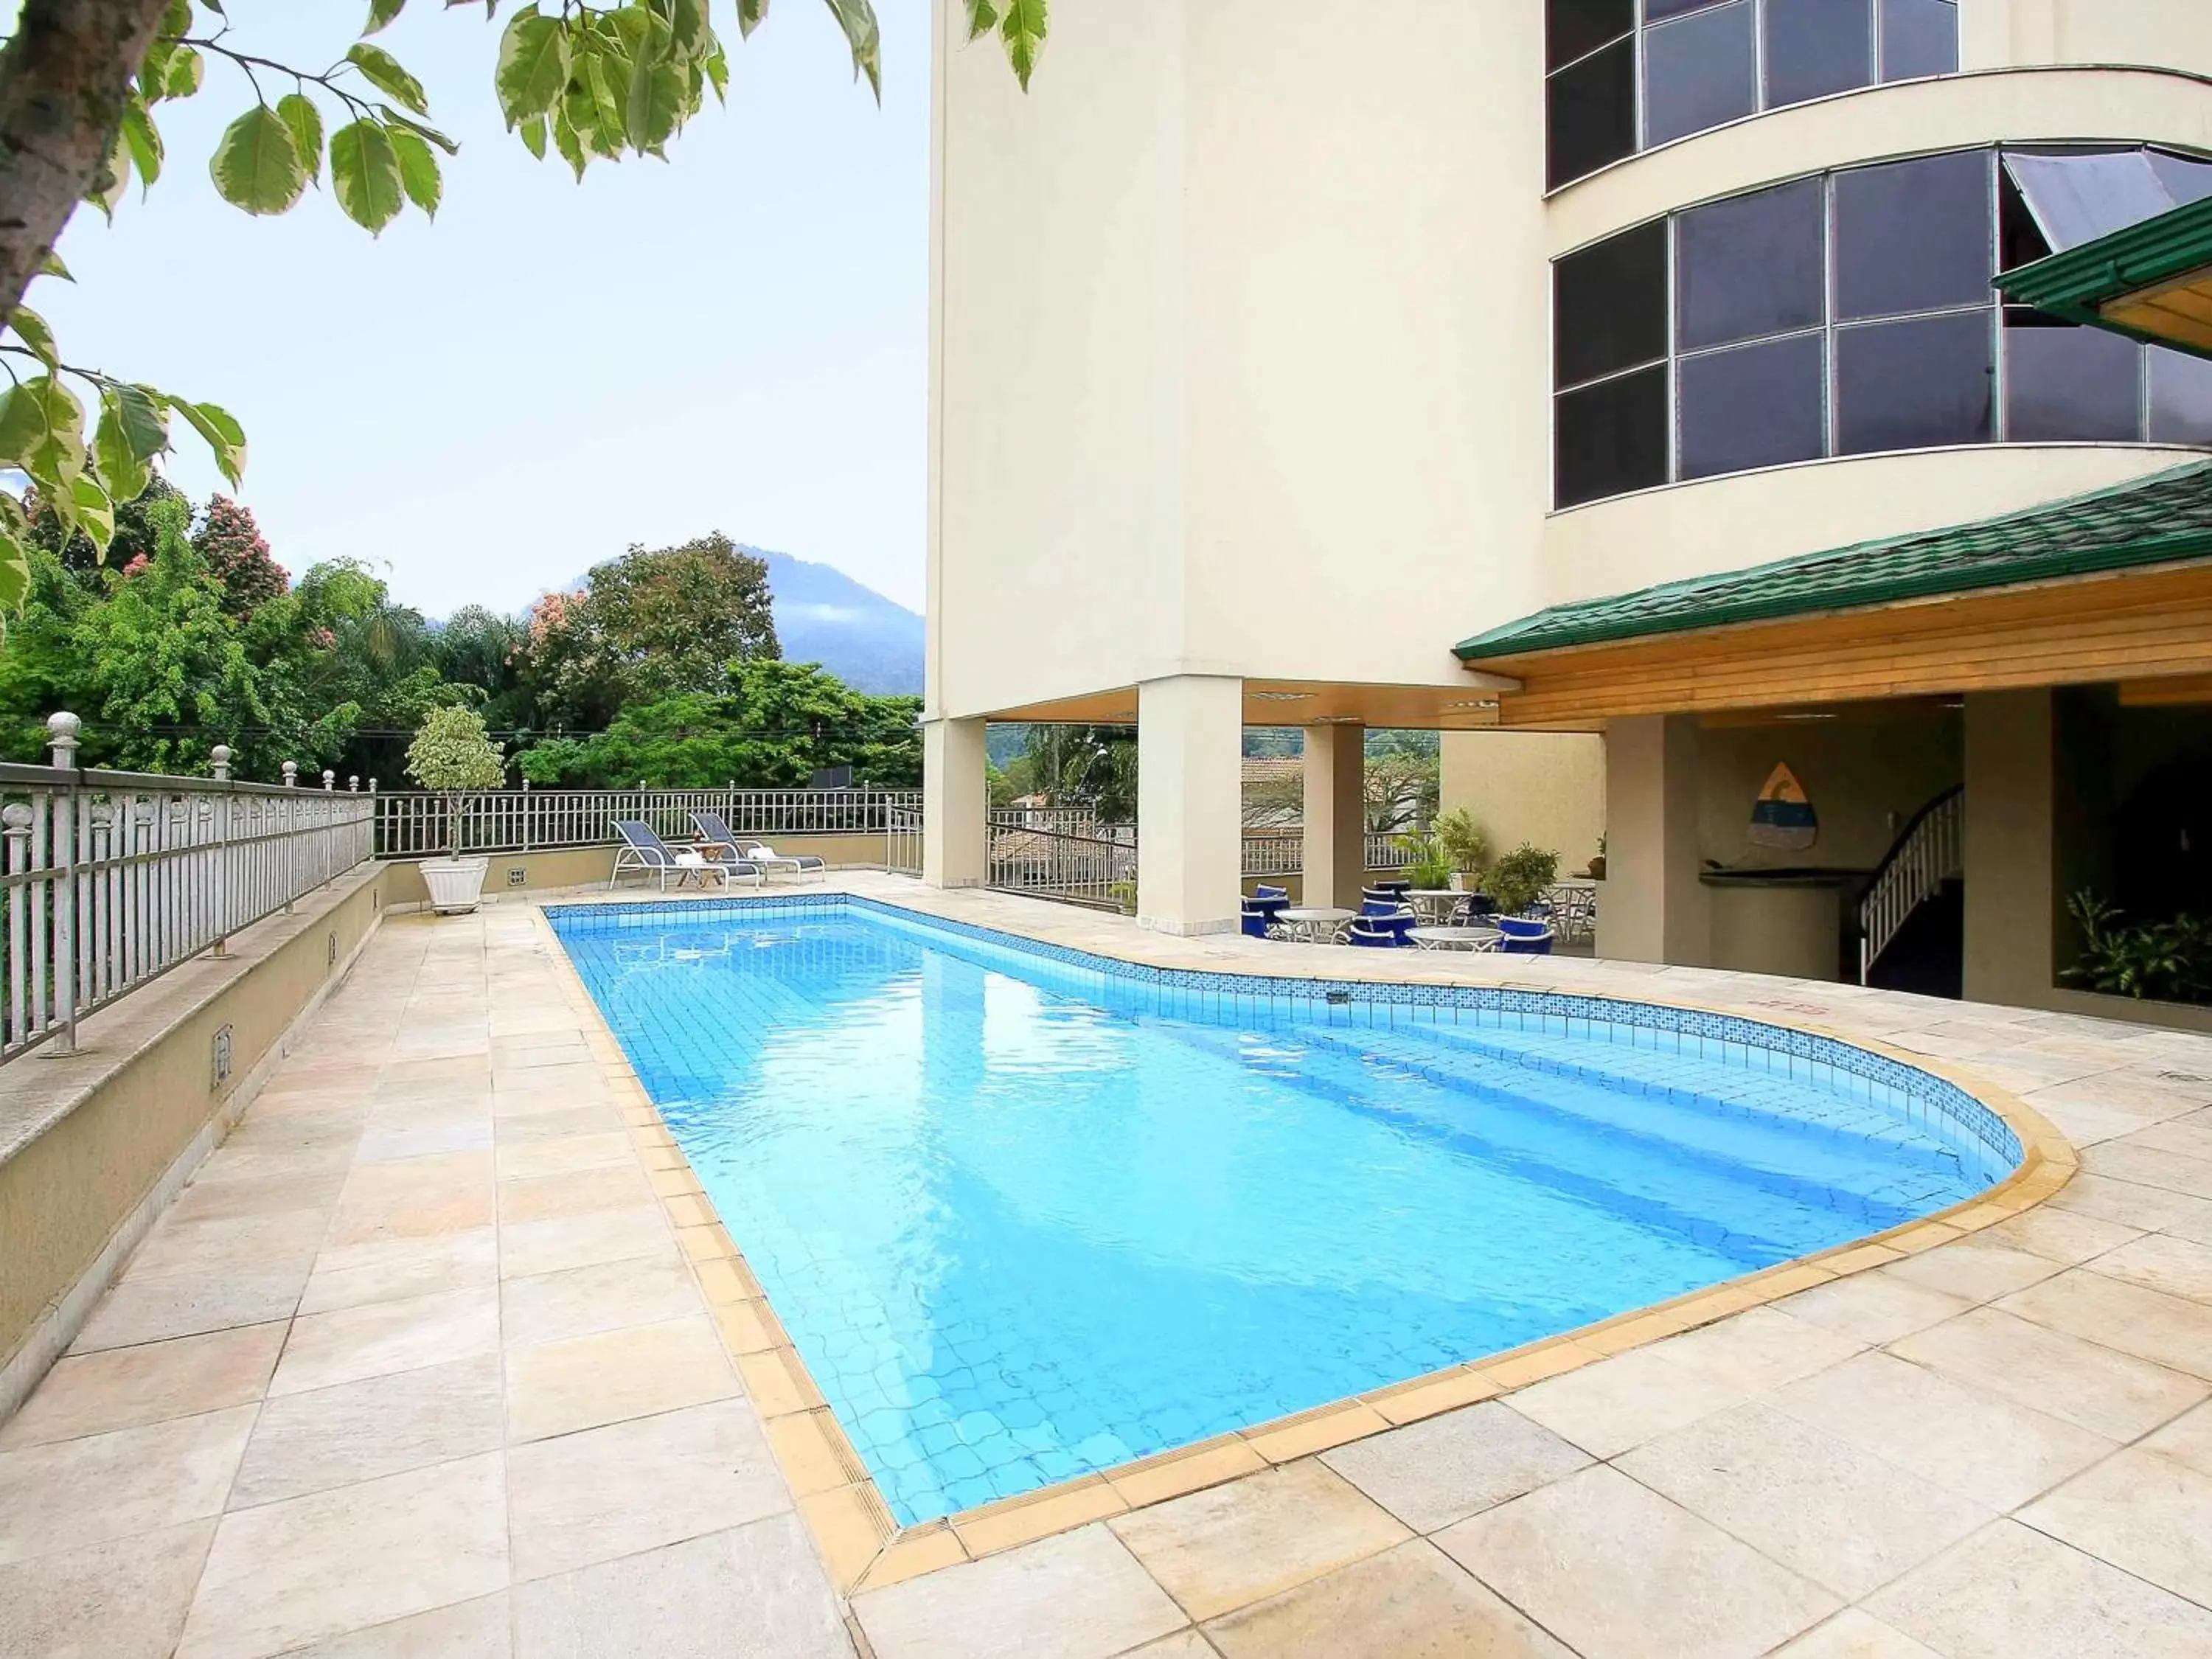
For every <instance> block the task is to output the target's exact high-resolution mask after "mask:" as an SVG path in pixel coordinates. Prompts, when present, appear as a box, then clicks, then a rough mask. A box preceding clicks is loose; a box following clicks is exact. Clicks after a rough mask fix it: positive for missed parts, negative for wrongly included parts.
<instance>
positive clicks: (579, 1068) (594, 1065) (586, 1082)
mask: <svg viewBox="0 0 2212 1659" xmlns="http://www.w3.org/2000/svg"><path fill="white" fill-rule="evenodd" d="M491 1083H492V1092H493V1093H494V1094H504V1095H513V1096H523V1095H530V1094H536V1095H538V1096H541V1097H543V1096H546V1095H555V1094H566V1095H568V1097H569V1101H570V1103H571V1104H574V1102H575V1101H576V1100H577V1099H579V1098H586V1097H585V1096H583V1095H582V1094H581V1091H585V1090H590V1091H592V1094H591V1095H590V1096H588V1097H587V1098H592V1099H596V1098H598V1097H599V1094H600V1093H601V1092H602V1091H604V1090H605V1086H606V1085H605V1079H603V1078H602V1077H601V1076H600V1074H599V1062H598V1061H597V1060H568V1061H565V1062H563V1063H562V1064H558V1065H551V1066H514V1065H508V1066H494V1067H493V1068H492V1074H491Z"/></svg>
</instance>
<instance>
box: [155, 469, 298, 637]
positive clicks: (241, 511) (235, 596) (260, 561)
mask: <svg viewBox="0 0 2212 1659" xmlns="http://www.w3.org/2000/svg"><path fill="white" fill-rule="evenodd" d="M164 487H165V488H166V487H167V486H166V485H165V486H164ZM192 546H193V547H194V549H196V550H197V551H198V553H199V556H200V557H201V558H203V559H204V560H205V561H206V562H207V568H208V569H209V570H210V572H211V573H212V574H214V576H215V579H216V580H217V581H219V582H221V583H222V591H223V593H224V596H225V598H226V599H228V601H229V611H230V614H231V615H232V616H234V617H245V616H250V615H252V612H253V611H254V610H255V608H256V607H258V606H259V605H264V604H266V603H267V602H268V601H269V600H270V599H275V598H276V596H277V595H278V594H280V593H282V592H284V590H285V589H286V588H287V587H289V586H291V578H290V577H289V576H288V575H286V574H285V572H284V567H283V565H281V564H278V563H277V562H276V560H274V559H272V558H271V557H270V556H269V544H268V542H267V541H266V540H264V538H263V537H262V534H261V526H258V525H257V524H255V523H254V522H253V514H252V513H251V512H250V511H248V510H247V509H246V508H245V507H240V505H239V504H238V503H237V502H236V501H233V500H231V499H230V497H229V496H228V495H217V496H216V497H215V498H214V499H213V500H211V501H209V502H208V508H207V515H206V516H205V517H204V519H202V520H200V526H199V528H198V530H197V531H196V532H193V535H192Z"/></svg>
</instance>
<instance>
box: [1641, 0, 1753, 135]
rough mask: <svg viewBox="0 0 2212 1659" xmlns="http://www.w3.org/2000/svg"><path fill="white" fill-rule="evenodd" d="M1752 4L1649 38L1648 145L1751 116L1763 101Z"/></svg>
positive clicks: (1703, 15)
mask: <svg viewBox="0 0 2212 1659" xmlns="http://www.w3.org/2000/svg"><path fill="white" fill-rule="evenodd" d="M1752 26H1753V8H1752V4H1751V0H1731V3H1730V4H1728V5H1725V6H1717V7H1715V8H1714V9H1712V10H1711V11H1701V12H1698V13H1696V14H1694V15H1691V16H1688V17H1684V18H1680V19H1679V20H1677V21H1674V22H1671V23H1668V24H1664V25H1662V26H1661V27H1656V28H1649V29H1646V30H1644V143H1647V144H1663V143H1666V142H1667V141H1668V139H1669V138H1680V137H1682V136H1683V135H1684V134H1686V133H1692V132H1703V131H1705V129H1706V128H1707V127H1717V126H1718V125H1720V124H1721V123H1722V122H1723V121H1733V120H1735V118H1737V117H1738V116H1740V115H1748V114H1750V113H1751V112H1752V111H1753V108H1754V107H1756V106H1757V104H1758V101H1759V94H1758V88H1757V84H1756V69H1755V61H1756V56H1757V54H1756V53H1755V52H1754V51H1753V46H1754V42H1753V39H1752Z"/></svg>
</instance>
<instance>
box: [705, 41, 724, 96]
mask: <svg viewBox="0 0 2212 1659" xmlns="http://www.w3.org/2000/svg"><path fill="white" fill-rule="evenodd" d="M701 66H702V68H703V69H705V70H706V71H707V82H708V85H709V86H711V87H713V88H714V101H715V102H716V103H718V104H726V103H727V102H729V93H730V59H729V57H728V55H727V54H726V53H725V52H723V50H722V49H721V47H720V46H716V47H715V48H714V51H712V52H708V54H707V56H706V57H705V58H703V59H702V62H701Z"/></svg>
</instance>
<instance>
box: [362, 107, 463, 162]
mask: <svg viewBox="0 0 2212 1659" xmlns="http://www.w3.org/2000/svg"><path fill="white" fill-rule="evenodd" d="M376 107H377V109H378V111H379V112H380V113H381V114H382V115H383V117H384V125H386V126H387V127H405V128H406V129H407V131H410V132H411V133H413V134H414V135H415V136H416V137H417V138H420V139H421V140H422V142H423V143H426V144H435V145H436V146H437V147H438V148H439V149H442V150H443V151H445V152H446V154H447V155H459V154H460V153H461V147H460V146H459V144H457V143H454V142H453V140H452V139H450V138H448V137H446V135H445V134H444V133H442V132H441V131H438V129H437V128H435V127H433V126H425V125H423V124H422V122H420V121H417V120H416V119H415V118H413V117H411V116H406V115H402V114H401V113H400V112H398V110H396V109H394V108H392V106H391V105H389V104H379V105H378V106H376Z"/></svg>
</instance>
